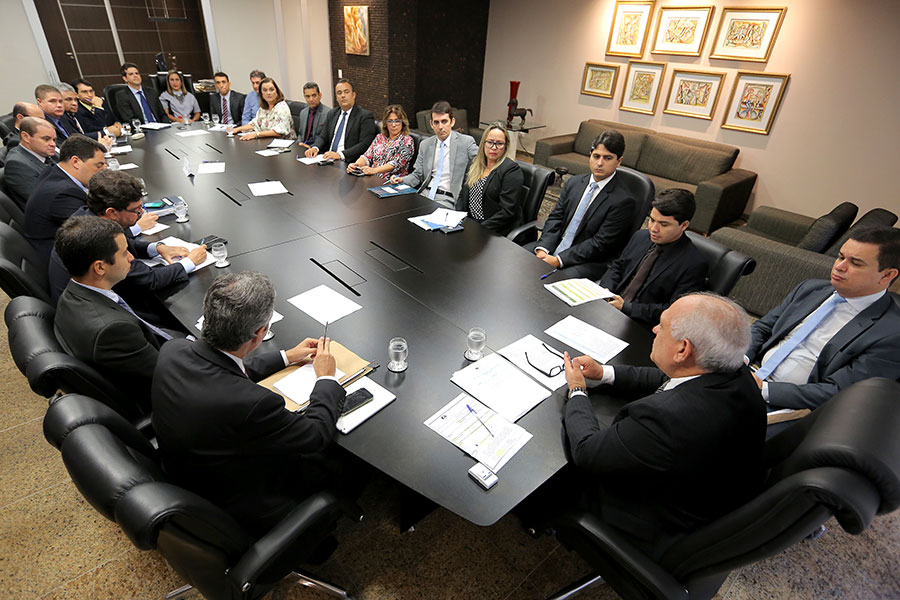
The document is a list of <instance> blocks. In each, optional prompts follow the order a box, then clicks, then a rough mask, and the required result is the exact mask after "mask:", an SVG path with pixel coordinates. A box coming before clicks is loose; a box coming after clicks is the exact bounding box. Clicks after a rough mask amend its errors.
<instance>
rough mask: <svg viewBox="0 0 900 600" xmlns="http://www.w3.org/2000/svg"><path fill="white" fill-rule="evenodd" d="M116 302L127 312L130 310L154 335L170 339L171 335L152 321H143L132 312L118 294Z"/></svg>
mask: <svg viewBox="0 0 900 600" xmlns="http://www.w3.org/2000/svg"><path fill="white" fill-rule="evenodd" d="M116 304H118V305H119V306H121V307H122V308H124V309H125V310H127V311H128V312H130V313H131V314H132V315H134V316H135V318H136V319H137V320H138V321H140V322H141V323H143V324H144V325H146V326H147V327H149V328H150V330H151V331H152V332H153V333H155V334H156V335H158V336H159V337H161V338H162V339H164V340H171V339H172V336H171V335H169V334H168V333H166V332H165V331H163V330H162V329H160V328H159V327H157V326H156V325H154V324H153V323H148V322H147V321H145V320H144V319H142V318H140V317H139V316H138V314H137V313H136V312H134V311H133V310H131V307H130V306H128V303H127V302H125V300H123V299H122V297H121V296H119V300H118V302H116Z"/></svg>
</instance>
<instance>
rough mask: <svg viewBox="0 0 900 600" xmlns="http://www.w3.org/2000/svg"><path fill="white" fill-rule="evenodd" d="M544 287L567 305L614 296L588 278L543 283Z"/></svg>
mask: <svg viewBox="0 0 900 600" xmlns="http://www.w3.org/2000/svg"><path fill="white" fill-rule="evenodd" d="M544 287H545V288H547V289H548V290H549V291H550V293H552V294H553V295H554V296H556V297H557V298H559V299H560V300H562V301H563V302H565V303H566V304H568V305H569V306H578V305H579V304H584V303H585V302H591V301H593V300H600V299H604V298H612V297H613V296H615V294H613V293H612V292H610V291H609V290H608V289H606V288H605V287H603V286H601V285H597V284H596V283H594V282H593V281H591V280H590V279H565V280H563V281H557V282H556V283H545V284H544Z"/></svg>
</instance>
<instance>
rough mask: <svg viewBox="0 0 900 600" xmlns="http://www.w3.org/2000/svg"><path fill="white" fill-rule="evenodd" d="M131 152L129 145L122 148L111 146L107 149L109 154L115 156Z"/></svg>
mask: <svg viewBox="0 0 900 600" xmlns="http://www.w3.org/2000/svg"><path fill="white" fill-rule="evenodd" d="M131 150H132V148H131V144H124V145H122V146H113V147H112V148H110V149H109V153H110V154H112V155H113V156H115V155H117V154H128V153H129V152H131Z"/></svg>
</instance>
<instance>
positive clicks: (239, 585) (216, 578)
mask: <svg viewBox="0 0 900 600" xmlns="http://www.w3.org/2000/svg"><path fill="white" fill-rule="evenodd" d="M44 437H45V438H46V439H47V441H48V442H50V443H51V444H52V445H53V446H55V447H56V448H58V449H59V450H60V452H61V454H62V459H63V462H64V463H65V465H66V469H67V470H68V472H69V475H70V476H71V477H72V481H73V482H74V483H75V486H76V487H77V488H78V490H79V491H80V492H81V494H82V495H83V496H84V498H85V499H86V500H87V501H88V502H89V503H90V504H91V505H92V506H93V507H94V508H96V509H97V511H98V512H100V513H101V514H102V515H103V516H104V517H106V518H107V519H110V520H111V521H114V522H116V523H117V524H118V525H119V526H120V527H121V528H122V530H123V531H124V532H125V534H126V535H127V536H128V538H129V539H130V540H131V541H132V543H133V544H134V545H135V546H136V547H137V548H139V549H141V550H152V549H155V550H157V551H159V553H160V554H162V555H163V557H165V559H166V561H168V563H169V564H170V565H171V566H172V568H173V569H175V571H176V572H178V574H179V575H181V577H183V578H184V579H185V581H187V582H188V584H189V585H187V586H184V587H182V588H179V589H178V590H176V592H173V594H170V595H169V596H167V597H169V598H171V597H176V596H178V595H182V594H184V593H187V592H188V591H189V590H190V589H191V586H193V587H195V588H197V590H198V591H199V592H200V593H201V594H203V597H204V598H207V599H209V600H238V599H242V600H247V599H255V598H260V597H262V596H263V595H265V594H266V593H267V592H268V591H269V590H270V589H271V588H272V587H273V586H274V585H275V584H276V583H278V582H279V581H280V580H281V579H283V578H284V577H285V576H287V575H290V574H291V573H292V572H294V573H296V574H297V575H299V577H300V578H301V580H302V583H303V584H304V585H307V586H310V587H316V588H319V589H322V590H326V591H328V592H331V593H333V594H335V595H338V596H341V597H344V598H346V597H347V594H346V592H345V591H344V590H342V589H340V588H338V587H335V586H333V585H331V584H328V583H325V582H323V581H319V580H317V579H315V578H313V577H312V576H311V575H309V574H307V573H302V572H299V571H295V570H294V569H295V567H296V565H298V564H299V563H302V562H304V560H306V559H307V558H308V557H309V556H310V554H311V553H312V552H313V550H314V549H315V548H316V546H317V545H318V544H319V542H321V541H322V539H323V538H324V537H325V536H326V535H328V532H329V531H330V530H331V527H332V526H333V524H334V523H335V522H336V521H337V519H338V518H339V517H340V516H341V514H347V515H348V516H350V517H352V518H354V519H356V520H360V519H361V518H362V511H361V510H360V509H359V507H357V506H355V505H353V504H351V503H347V502H344V501H342V500H341V499H339V498H338V497H337V496H335V495H334V494H332V493H330V492H320V493H317V494H313V495H312V496H310V497H309V498H307V499H306V500H304V501H303V502H302V503H301V504H300V505H299V506H297V508H296V509H294V510H293V511H292V512H291V513H290V514H289V515H288V516H287V517H285V518H284V520H283V521H281V522H280V523H279V524H278V525H276V526H275V527H274V528H273V529H272V530H271V531H269V532H268V533H267V534H265V535H264V536H262V537H261V538H259V539H253V538H251V537H250V536H249V535H248V534H247V533H246V532H245V531H244V530H243V529H242V528H241V526H240V525H239V524H238V523H237V522H236V521H234V519H232V518H231V516H229V515H228V514H226V513H225V512H224V511H223V510H221V509H220V508H218V507H217V506H215V505H213V504H212V503H210V502H208V501H207V500H205V499H203V498H201V497H200V496H197V495H196V494H193V493H191V492H189V491H187V490H185V489H183V488H181V487H178V486H176V485H173V484H171V483H167V482H166V478H165V474H164V473H163V471H162V469H161V467H160V465H159V461H158V456H157V453H156V451H155V450H154V449H153V447H152V446H151V445H150V444H149V443H148V442H147V440H146V439H143V438H142V436H141V435H140V433H138V432H137V431H136V430H135V429H134V428H133V427H132V426H131V425H130V424H129V423H128V422H127V421H125V420H124V419H122V417H121V416H120V415H118V414H116V413H115V412H113V411H111V410H109V408H108V407H106V406H104V405H102V404H101V403H99V402H97V401H95V400H93V399H92V398H89V397H86V396H80V395H75V394H71V395H68V396H63V397H61V398H59V399H57V400H56V401H54V402H53V403H52V404H51V405H50V408H49V410H48V411H47V416H46V417H45V419H44Z"/></svg>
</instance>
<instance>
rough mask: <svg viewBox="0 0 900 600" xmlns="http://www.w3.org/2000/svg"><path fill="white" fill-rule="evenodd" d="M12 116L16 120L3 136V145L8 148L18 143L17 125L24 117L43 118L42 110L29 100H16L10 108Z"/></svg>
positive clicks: (18, 128)
mask: <svg viewBox="0 0 900 600" xmlns="http://www.w3.org/2000/svg"><path fill="white" fill-rule="evenodd" d="M12 116H13V118H14V119H15V120H16V122H15V125H14V128H13V130H12V131H10V132H9V133H8V134H6V137H5V138H3V145H4V146H6V147H7V148H9V149H12V148H13V147H14V146H18V145H19V130H20V127H19V125H20V124H21V123H22V119H24V118H25V117H36V118H38V119H43V118H44V111H42V110H41V108H40V107H39V106H38V105H37V104H32V103H31V102H16V104H15V105H14V106H13V109H12Z"/></svg>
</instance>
